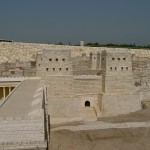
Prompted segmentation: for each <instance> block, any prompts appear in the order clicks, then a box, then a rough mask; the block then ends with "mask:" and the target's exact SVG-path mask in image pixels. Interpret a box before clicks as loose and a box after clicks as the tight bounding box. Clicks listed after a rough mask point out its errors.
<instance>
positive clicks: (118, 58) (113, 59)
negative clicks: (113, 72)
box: [111, 58, 126, 60]
mask: <svg viewBox="0 0 150 150" xmlns="http://www.w3.org/2000/svg"><path fill="white" fill-rule="evenodd" d="M111 59H112V60H115V58H111ZM116 59H118V60H121V58H116ZM123 60H126V58H123Z"/></svg>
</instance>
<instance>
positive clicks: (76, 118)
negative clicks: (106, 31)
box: [0, 42, 150, 150]
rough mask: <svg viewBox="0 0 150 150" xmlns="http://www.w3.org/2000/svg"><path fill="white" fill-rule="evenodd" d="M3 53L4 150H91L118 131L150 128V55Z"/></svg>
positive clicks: (58, 50) (86, 50) (78, 49)
mask: <svg viewBox="0 0 150 150" xmlns="http://www.w3.org/2000/svg"><path fill="white" fill-rule="evenodd" d="M0 53H1V55H0V149H2V150H4V149H9V150H10V149H40V150H44V149H45V150H46V149H51V150H57V149H62V150H63V149H64V150H69V149H70V150H71V149H78V150H79V149H85V150H86V149H87V150H88V147H89V148H90V146H91V143H92V142H93V141H94V140H93V139H94V138H96V137H95V136H98V135H99V136H101V139H104V138H108V137H107V136H106V133H104V132H108V131H109V130H111V129H114V128H115V129H116V132H115V133H113V135H114V136H115V135H116V134H119V133H118V129H119V132H122V130H129V129H130V130H132V133H134V132H135V130H139V129H141V130H140V131H141V133H140V134H141V136H143V134H145V131H143V130H145V129H146V128H149V127H150V123H149V120H148V118H149V116H148V114H149V112H148V108H149V106H150V51H149V50H148V49H131V48H107V47H88V46H84V45H81V46H68V45H52V44H36V43H19V42H18V43H17V42H0ZM143 112H145V113H143ZM68 131H70V132H73V133H72V134H73V136H72V137H71V138H70V139H67V140H65V139H66V137H64V136H66V134H70V132H69V133H68ZM78 131H81V132H84V131H86V132H88V131H89V132H88V133H85V132H84V134H83V133H82V134H83V135H82V136H83V138H82V140H83V139H84V140H85V139H86V140H85V141H86V142H87V141H88V142H87V143H86V144H85V145H86V146H87V147H86V146H85V145H84V148H83V147H82V144H81V143H80V142H79V141H78V138H77V135H74V134H75V133H76V132H77V133H78ZM91 131H92V133H91ZM62 132H66V133H62ZM81 132H80V133H78V134H81ZM94 132H96V133H94ZM109 132H110V131H109ZM113 132H114V131H113ZM101 133H102V134H101ZM123 133H124V132H122V133H120V136H121V134H123ZM58 134H59V135H58ZM85 135H86V136H87V137H88V138H89V139H88V138H85V137H86V136H85ZM92 135H93V136H92ZM148 135H149V134H147V136H148ZM58 136H59V138H58ZM70 136H71V135H70ZM116 136H118V135H116ZM126 136H127V135H126ZM110 137H111V134H110ZM99 138H100V137H99ZM143 138H145V137H143ZM71 139H72V140H71ZM74 139H76V141H78V142H77V143H79V144H77V143H72V142H73V140H74ZM127 139H128V137H127ZM63 140H64V141H63ZM70 140H71V141H72V142H71V141H70ZM91 140H93V141H91ZM61 141H63V142H64V143H63V142H61ZM85 141H84V142H85ZM95 141H96V140H95ZM90 142H91V143H90ZM67 143H68V144H69V143H70V145H69V146H68V145H67ZM71 143H72V144H71ZM146 143H147V142H146ZM99 144H101V143H99ZM147 144H148V143H147ZM71 145H72V146H71ZM101 146H102V145H99V147H101ZM97 147H98V145H97ZM92 148H93V147H92ZM130 148H131V147H130ZM130 148H129V149H130ZM93 149H94V148H93ZM108 149H110V147H108ZM145 149H146V148H145ZM95 150H96V148H95Z"/></svg>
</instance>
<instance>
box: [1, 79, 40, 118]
mask: <svg viewBox="0 0 150 150" xmlns="http://www.w3.org/2000/svg"><path fill="white" fill-rule="evenodd" d="M39 83H40V80H38V79H37V80H25V81H23V82H22V83H21V84H20V85H19V87H17V89H16V90H15V91H14V93H12V95H11V96H10V97H9V98H8V100H7V101H6V102H5V103H4V105H3V106H2V107H1V108H0V117H9V116H11V117H15V116H26V115H27V114H28V113H29V112H30V111H32V110H31V109H32V107H31V102H32V101H33V95H34V94H35V92H36V90H37V88H38V87H39Z"/></svg>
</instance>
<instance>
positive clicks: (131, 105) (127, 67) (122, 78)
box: [102, 51, 141, 116]
mask: <svg viewBox="0 0 150 150" xmlns="http://www.w3.org/2000/svg"><path fill="white" fill-rule="evenodd" d="M105 59H106V60H105V62H106V66H105V68H106V69H104V70H105V74H104V82H103V84H105V85H103V87H104V88H105V89H104V93H103V99H102V115H103V116H115V115H119V114H125V113H130V112H134V111H137V110H140V109H141V103H140V99H139V95H138V93H136V88H135V86H134V83H135V82H134V78H133V73H132V56H131V53H130V52H126V51H124V52H116V51H115V52H106V58H105Z"/></svg>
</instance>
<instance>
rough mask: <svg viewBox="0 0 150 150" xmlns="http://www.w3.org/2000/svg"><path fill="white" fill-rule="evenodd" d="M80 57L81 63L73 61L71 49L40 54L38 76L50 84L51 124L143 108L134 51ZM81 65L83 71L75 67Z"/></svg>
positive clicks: (89, 118) (112, 114)
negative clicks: (135, 78)
mask: <svg viewBox="0 0 150 150" xmlns="http://www.w3.org/2000/svg"><path fill="white" fill-rule="evenodd" d="M83 57H84V58H83ZM79 58H80V57H78V58H77V60H79V62H81V59H82V63H80V64H78V63H77V61H76V60H75V59H76V58H74V59H73V60H72V58H71V50H43V52H42V53H40V54H38V55H37V65H36V72H37V75H38V76H40V77H41V79H42V80H43V82H44V83H45V84H47V86H48V110H49V115H50V116H51V123H59V122H67V121H73V120H74V121H81V120H97V118H99V117H105V116H114V115H119V114H125V113H129V112H134V111H137V110H140V109H141V102H140V99H139V94H137V93H136V91H135V86H134V79H133V72H132V55H131V53H130V52H106V51H101V53H100V52H97V53H90V54H89V57H87V56H85V54H84V55H82V56H81V58H80V59H79ZM84 62H85V63H84ZM75 66H76V67H75ZM77 66H79V67H78V68H79V70H78V71H77V70H73V69H75V68H77ZM77 72H78V73H77ZM85 72H86V74H85ZM98 72H99V73H98ZM76 73H77V74H76ZM82 73H83V74H82ZM91 73H92V74H91ZM112 106H113V107H112ZM88 114H89V115H88Z"/></svg>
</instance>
